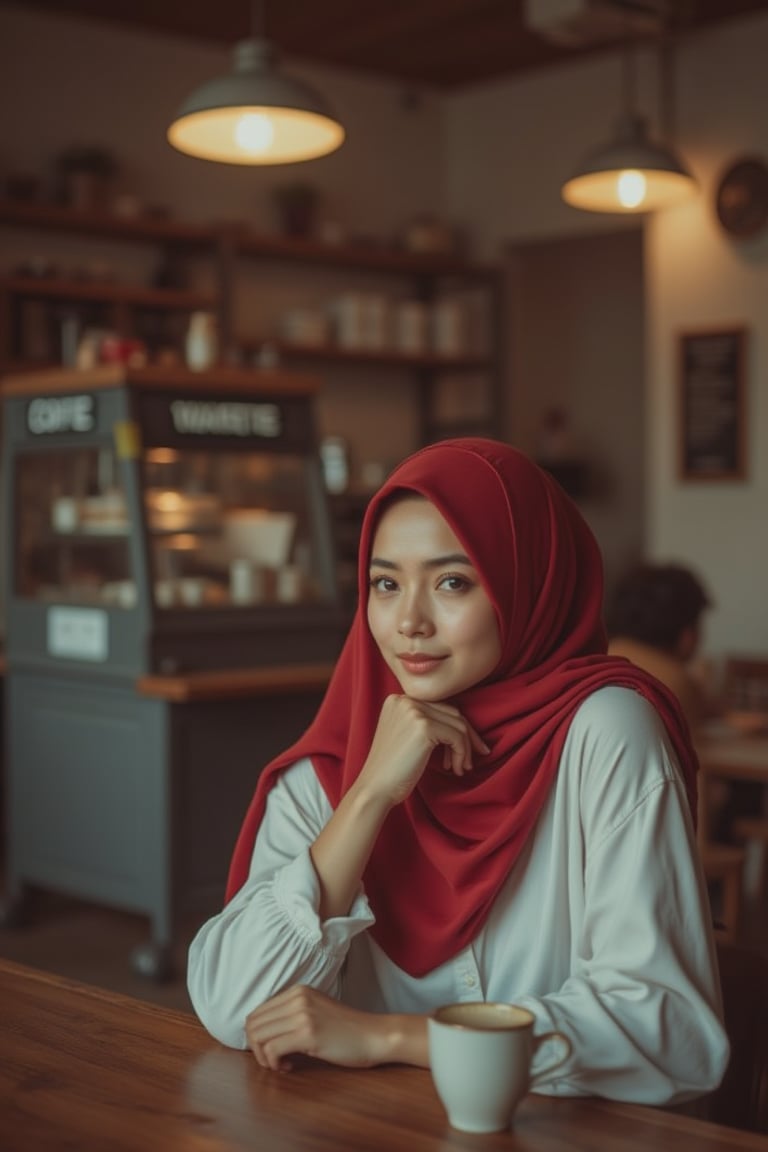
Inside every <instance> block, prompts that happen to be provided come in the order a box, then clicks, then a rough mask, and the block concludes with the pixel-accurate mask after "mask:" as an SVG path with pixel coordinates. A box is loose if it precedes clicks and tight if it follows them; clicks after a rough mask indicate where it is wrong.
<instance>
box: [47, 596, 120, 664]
mask: <svg viewBox="0 0 768 1152" xmlns="http://www.w3.org/2000/svg"><path fill="white" fill-rule="evenodd" d="M108 627H109V618H108V616H107V613H106V612H104V611H102V609H100V608H62V607H61V606H57V607H55V608H50V609H49V610H48V651H49V653H50V654H51V656H68V657H69V658H70V659H72V660H94V661H101V660H106V659H107V656H108V654H109V631H108Z"/></svg>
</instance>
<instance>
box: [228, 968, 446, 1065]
mask: <svg viewBox="0 0 768 1152" xmlns="http://www.w3.org/2000/svg"><path fill="white" fill-rule="evenodd" d="M245 1035H246V1039H247V1041H248V1047H249V1048H250V1049H251V1050H252V1052H253V1054H254V1056H255V1057H256V1059H257V1061H258V1062H259V1064H260V1065H261V1066H262V1068H271V1069H272V1070H273V1071H279V1072H288V1071H290V1069H291V1067H292V1062H291V1056H292V1055H296V1054H302V1055H305V1056H312V1057H314V1058H316V1059H319V1060H326V1061H327V1062H328V1063H330V1064H339V1065H342V1066H343V1067H346V1068H369V1067H371V1066H372V1065H374V1064H383V1063H387V1062H388V1061H395V1060H402V1061H407V1062H408V1063H414V1064H424V1063H425V1061H426V1051H427V1049H426V1023H425V1018H424V1017H421V1016H388V1015H380V1014H376V1013H372V1012H360V1011H357V1010H356V1009H354V1008H349V1007H347V1006H346V1005H345V1004H339V1003H338V1001H336V1000H332V999H331V998H330V997H328V996H326V995H325V994H324V993H322V992H318V991H316V990H315V989H314V988H308V987H306V986H304V985H301V984H300V985H296V986H295V987H293V988H289V989H287V990H286V991H285V992H280V993H279V994H278V995H277V996H274V997H273V998H272V999H271V1000H268V1001H267V1002H266V1004H262V1005H261V1007H259V1008H256V1009H255V1010H254V1011H253V1012H251V1013H250V1015H249V1016H248V1017H247V1019H246V1022H245Z"/></svg>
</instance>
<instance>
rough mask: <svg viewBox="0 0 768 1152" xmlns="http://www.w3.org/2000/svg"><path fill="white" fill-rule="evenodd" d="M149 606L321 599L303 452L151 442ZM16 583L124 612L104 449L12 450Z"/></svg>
mask: <svg viewBox="0 0 768 1152" xmlns="http://www.w3.org/2000/svg"><path fill="white" fill-rule="evenodd" d="M141 466H142V475H143V485H142V490H143V493H144V497H143V498H144V519H145V524H146V531H147V537H148V540H149V543H150V548H149V556H148V560H149V566H150V569H151V580H150V587H151V590H152V594H153V596H154V601H155V605H156V607H157V608H158V609H163V608H170V607H173V608H179V609H198V608H201V607H216V608H226V607H229V606H237V607H243V606H244V605H247V606H254V605H268V604H273V605H275V604H298V603H308V602H314V603H317V602H322V601H328V600H329V599H330V598H331V595H332V589H331V588H329V586H328V582H327V580H326V581H325V582H324V581H323V580H322V578H321V577H320V576H319V573H320V572H321V571H322V564H321V563H320V562H319V559H318V556H317V543H316V533H315V532H314V531H313V524H312V516H311V509H310V493H311V490H312V480H313V478H312V476H311V475H310V471H309V468H308V461H307V458H306V456H300V455H297V454H293V453H287V454H284V455H272V454H269V453H267V452H258V451H254V452H248V453H243V452H229V451H218V452H212V451H210V450H185V449H178V448H166V447H153V448H149V449H146V450H145V451H144V453H143V455H142V460H141ZM15 469H16V475H15V492H16V517H15V519H16V523H17V526H18V536H17V552H16V564H15V570H14V590H15V594H16V596H18V597H19V598H21V599H26V600H41V601H46V602H57V603H67V604H91V605H107V606H110V607H115V608H123V609H130V608H133V607H134V606H135V605H136V602H137V598H138V589H137V580H136V573H135V572H134V570H133V566H132V561H131V552H130V549H129V534H130V531H131V523H130V516H129V509H128V500H127V498H126V491H125V487H124V485H123V482H122V477H121V470H120V468H119V467H118V460H117V455H116V451H115V449H114V447H111V446H107V447H105V446H98V447H96V446H94V447H89V448H69V449H66V450H62V449H58V450H54V451H51V452H48V453H45V454H41V453H40V452H22V453H20V454H19V455H18V457H17V459H16V463H15Z"/></svg>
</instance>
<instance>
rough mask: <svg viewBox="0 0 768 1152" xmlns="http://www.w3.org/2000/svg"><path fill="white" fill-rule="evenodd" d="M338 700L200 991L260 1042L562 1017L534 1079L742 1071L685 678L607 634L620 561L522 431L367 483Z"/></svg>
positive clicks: (592, 1086) (417, 1037)
mask: <svg viewBox="0 0 768 1152" xmlns="http://www.w3.org/2000/svg"><path fill="white" fill-rule="evenodd" d="M359 586H360V607H359V608H358V612H357V615H356V617H355V620H354V622H353V625H352V628H351V631H350V635H349V637H348V639H347V642H346V645H345V647H344V650H343V652H342V655H341V657H340V659H339V662H338V665H337V668H336V670H335V672H334V675H333V678H332V681H331V684H330V685H329V688H328V692H327V694H326V697H325V700H324V702H323V705H322V706H321V708H320V710H319V712H318V715H317V717H316V719H315V720H314V721H313V723H312V724H311V725H310V727H309V729H308V731H307V732H306V733H305V734H304V736H303V737H302V738H301V739H300V740H299V741H298V742H297V743H296V744H295V745H294V746H293V747H292V748H291V749H289V750H288V751H287V752H285V753H284V754H283V755H282V756H280V757H278V758H277V760H275V761H273V762H272V764H270V765H268V767H267V768H266V770H265V771H264V773H263V774H262V776H261V778H260V780H259V783H258V787H257V789H256V794H255V796H254V800H253V803H252V805H251V808H250V810H249V812H248V814H247V816H246V820H245V822H244V825H243V829H242V831H241V834H240V838H239V840H238V844H237V847H236V849H235V854H234V857H233V861H232V867H231V871H230V878H229V885H228V892H227V897H228V903H227V904H226V906H225V908H224V909H223V911H222V912H221V913H219V914H218V915H217V916H216V917H214V918H213V919H212V920H210V921H209V922H208V923H207V924H205V925H204V926H203V927H202V928H201V930H200V932H199V933H198V935H197V937H196V938H195V940H194V941H193V943H192V946H191V949H190V959H189V991H190V995H191V998H192V1001H193V1004H194V1006H195V1008H196V1010H197V1012H198V1014H199V1015H200V1018H201V1019H202V1021H203V1022H204V1023H205V1025H206V1026H207V1027H208V1028H209V1030H210V1031H211V1032H212V1033H213V1034H214V1035H215V1036H217V1037H218V1038H219V1039H220V1040H222V1042H224V1043H226V1044H229V1045H232V1046H233V1047H243V1048H245V1047H249V1048H251V1049H252V1051H253V1053H254V1054H255V1056H256V1059H257V1060H258V1061H259V1063H260V1064H262V1065H264V1066H265V1067H269V1068H274V1069H287V1068H290V1066H291V1057H292V1055H293V1054H296V1053H307V1054H310V1055H313V1056H317V1057H320V1058H322V1059H324V1060H328V1061H331V1062H333V1063H337V1064H343V1065H372V1064H377V1063H383V1062H390V1061H399V1062H407V1063H412V1064H417V1065H426V1064H427V1063H428V1053H427V1039H426V1014H427V1013H428V1012H429V1011H430V1010H431V1009H432V1008H434V1007H435V1006H436V1005H438V1004H441V1003H444V1002H452V1001H456V1000H470V1001H471V1000H506V1001H514V1002H515V1003H518V1004H522V1005H524V1006H525V1007H527V1008H529V1009H530V1010H531V1011H532V1012H533V1013H534V1015H535V1018H536V1028H537V1030H539V1031H545V1030H549V1029H558V1030H560V1031H563V1032H565V1033H567V1035H568V1037H569V1039H570V1040H571V1043H572V1047H573V1054H572V1056H571V1057H570V1058H569V1060H568V1061H567V1062H566V1063H565V1064H563V1065H561V1066H560V1067H559V1068H558V1069H557V1071H556V1072H553V1074H552V1077H551V1079H550V1080H549V1081H545V1082H544V1083H543V1085H542V1087H541V1088H540V1089H539V1090H540V1091H547V1092H551V1093H557V1094H562V1095H588V1094H599V1095H603V1096H606V1097H611V1098H615V1099H624V1100H634V1101H644V1102H648V1103H669V1102H673V1101H679V1100H683V1099H685V1098H687V1097H690V1096H694V1095H696V1094H697V1093H701V1092H704V1091H707V1090H709V1089H711V1088H712V1087H714V1086H715V1085H716V1084H717V1083H718V1082H719V1080H720V1078H721V1076H722V1073H723V1070H724V1067H725V1063H726V1060H727V1051H728V1045H727V1040H726V1038H725V1035H724V1032H723V1029H722V1025H721V1019H720V1004H719V992H718V985H717V977H716V964H715V953H714V948H713V943H712V935H711V928H710V923H709V914H708V907H707V897H706V894H705V889H704V885H703V883H702V878H701V873H700V870H699V866H698V862H697V856H696V849H695V836H694V819H695V770H696V761H695V756H694V754H693V752H692V750H691V748H690V745H689V741H688V735H687V728H686V726H685V723H684V721H683V720H682V717H681V715H680V713H679V710H678V707H677V704H676V702H675V700H674V698H673V697H672V696H671V695H670V694H669V693H668V692H667V691H666V690H665V689H664V688H663V687H662V686H661V685H659V684H658V683H657V682H656V681H654V680H653V679H651V678H650V677H648V676H647V675H646V674H644V673H643V672H641V671H640V670H639V669H637V668H635V667H633V666H632V665H631V664H629V662H627V661H624V660H617V659H613V658H610V657H608V656H606V655H605V646H606V641H605V634H604V630H603V625H602V618H601V600H602V591H603V587H602V565H601V560H600V555H599V551H598V548H597V544H596V542H595V540H594V538H593V537H592V535H591V533H590V531H589V529H588V527H587V526H586V524H585V523H584V521H583V520H582V518H581V516H580V515H579V513H578V512H577V510H576V508H575V507H574V505H573V504H571V502H570V501H569V500H568V498H567V497H566V496H565V495H564V493H563V492H562V491H561V490H560V489H559V488H558V486H557V485H556V484H555V483H554V482H553V481H552V480H551V479H550V478H549V477H548V476H547V475H546V474H545V473H543V472H542V471H540V470H539V469H538V468H537V467H536V466H535V465H533V464H532V463H531V462H530V461H529V460H528V459H527V458H526V457H525V456H523V455H522V454H521V453H519V452H516V451H515V450H514V449H512V448H509V447H507V446H506V445H503V444H500V443H496V442H495V441H491V440H470V439H467V440H456V441H446V442H443V443H440V444H436V445H433V446H431V447H429V448H425V449H423V450H422V451H420V452H418V453H416V454H415V455H414V456H412V457H410V458H409V459H408V460H406V461H405V462H404V463H403V464H402V465H401V466H400V467H399V468H397V469H396V471H395V472H394V473H393V474H392V476H391V477H390V479H389V480H388V481H387V483H386V484H385V485H384V487H383V488H382V489H381V491H380V492H379V493H378V494H377V495H376V496H375V497H374V499H373V500H372V501H371V504H370V507H369V509H368V511H367V513H366V517H365V521H364V524H363V531H362V536H361V546H360V568H359Z"/></svg>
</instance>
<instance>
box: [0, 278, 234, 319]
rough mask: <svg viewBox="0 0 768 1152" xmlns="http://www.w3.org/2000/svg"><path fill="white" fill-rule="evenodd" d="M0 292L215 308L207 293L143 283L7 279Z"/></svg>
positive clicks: (169, 308) (182, 308) (191, 308)
mask: <svg viewBox="0 0 768 1152" xmlns="http://www.w3.org/2000/svg"><path fill="white" fill-rule="evenodd" d="M0 291H7V292H10V293H11V294H12V295H15V296H21V297H25V298H27V299H38V300H40V299H46V300H69V301H78V302H84V303H92V304H132V305H134V306H135V307H139V308H155V309H158V310H167V311H170V312H173V311H179V312H195V311H198V310H201V311H204V310H207V309H211V308H213V307H214V304H215V300H214V297H213V296H212V295H210V294H209V293H205V292H187V291H178V290H175V289H170V288H148V287H144V286H143V285H140V284H138V285H137V284H116V283H96V282H94V281H92V280H65V279H53V278H51V279H47V278H44V277H37V276H4V277H2V278H0Z"/></svg>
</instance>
